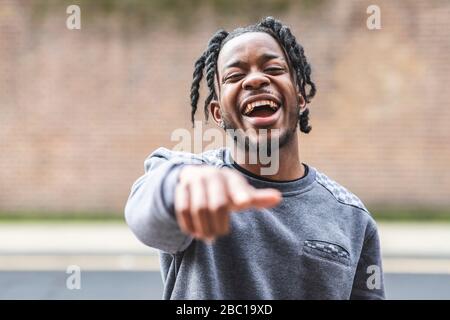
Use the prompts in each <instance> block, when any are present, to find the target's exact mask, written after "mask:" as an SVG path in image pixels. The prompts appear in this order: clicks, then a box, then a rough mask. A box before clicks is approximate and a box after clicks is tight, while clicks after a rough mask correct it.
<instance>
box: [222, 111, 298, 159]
mask: <svg viewBox="0 0 450 320" xmlns="http://www.w3.org/2000/svg"><path fill="white" fill-rule="evenodd" d="M299 111H300V107H299V106H297V108H295V110H294V111H293V112H290V113H289V114H288V117H289V119H295V121H290V123H289V125H288V127H287V128H286V129H285V130H283V128H282V129H279V130H280V131H281V134H280V136H279V137H277V139H278V149H281V148H283V147H285V146H287V145H289V143H290V142H291V141H292V139H293V137H294V135H295V134H296V131H297V127H298V125H299V120H300V117H299ZM222 121H223V124H224V125H223V129H224V130H225V131H226V132H227V133H230V132H232V133H233V136H232V137H233V139H234V141H235V143H236V144H237V146H238V147H239V148H241V149H244V150H245V151H246V152H249V151H256V152H257V153H258V154H260V149H262V150H266V152H267V155H268V156H271V154H272V152H273V151H278V150H272V145H273V143H272V139H273V138H271V135H270V137H269V135H267V134H265V135H259V134H257V135H256V139H252V137H251V136H250V135H248V134H245V132H244V131H243V130H242V129H239V128H238V127H237V125H236V124H235V123H234V122H233V121H231V119H228V117H227V115H226V114H222ZM291 122H293V123H291ZM268 131H269V132H270V129H268ZM243 132H244V133H243ZM255 140H256V141H255Z"/></svg>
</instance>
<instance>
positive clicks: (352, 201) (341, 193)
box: [316, 170, 369, 212]
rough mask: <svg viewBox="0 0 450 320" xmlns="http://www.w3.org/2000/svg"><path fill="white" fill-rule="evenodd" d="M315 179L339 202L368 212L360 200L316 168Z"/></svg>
mask: <svg viewBox="0 0 450 320" xmlns="http://www.w3.org/2000/svg"><path fill="white" fill-rule="evenodd" d="M316 181H317V183H319V184H321V185H322V186H323V187H324V188H325V189H327V190H328V191H329V192H330V193H331V194H332V195H333V196H334V197H335V198H336V200H338V201H339V202H341V203H344V204H348V205H351V206H354V207H358V208H360V209H362V210H364V211H366V212H369V211H368V210H367V209H366V207H365V206H364V204H363V203H362V201H361V200H360V199H359V198H358V197H357V196H355V195H354V194H353V193H351V192H350V191H348V190H347V189H346V188H344V187H343V186H341V185H340V184H339V183H337V182H336V181H334V180H331V179H330V178H328V177H327V176H326V175H324V174H323V173H320V172H318V171H317V170H316Z"/></svg>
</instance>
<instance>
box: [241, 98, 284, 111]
mask: <svg viewBox="0 0 450 320" xmlns="http://www.w3.org/2000/svg"><path fill="white" fill-rule="evenodd" d="M264 105H268V106H269V107H270V108H272V109H273V110H277V109H278V104H276V103H275V102H273V101H272V100H258V101H253V102H250V103H248V104H247V106H246V107H245V110H244V114H249V113H250V112H252V111H253V109H254V108H256V107H259V106H264Z"/></svg>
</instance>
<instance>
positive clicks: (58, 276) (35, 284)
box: [0, 271, 450, 299]
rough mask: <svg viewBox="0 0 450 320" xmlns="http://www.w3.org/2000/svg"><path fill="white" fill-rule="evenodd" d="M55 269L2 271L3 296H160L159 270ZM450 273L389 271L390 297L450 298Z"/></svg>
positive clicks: (387, 289)
mask: <svg viewBox="0 0 450 320" xmlns="http://www.w3.org/2000/svg"><path fill="white" fill-rule="evenodd" d="M66 279H67V274H65V273H64V272H56V271H40V272H30V271H22V272H15V271H13V272H6V271H3V272H0V288H1V290H0V299H160V298H161V296H162V290H163V286H162V282H161V277H160V274H159V272H155V271H153V272H145V271H140V272H139V271H109V272H108V271H106V272H104V271H88V272H83V273H82V277H81V289H80V290H69V289H67V288H66ZM449 286H450V275H448V274H431V275H430V274H386V293H387V298H388V299H450V290H449Z"/></svg>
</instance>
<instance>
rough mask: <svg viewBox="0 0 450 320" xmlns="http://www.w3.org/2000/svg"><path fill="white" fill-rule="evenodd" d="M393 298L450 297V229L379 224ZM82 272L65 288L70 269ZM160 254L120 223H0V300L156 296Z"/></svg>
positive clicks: (388, 288) (159, 286)
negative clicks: (74, 286)
mask: <svg viewBox="0 0 450 320" xmlns="http://www.w3.org/2000/svg"><path fill="white" fill-rule="evenodd" d="M379 230H380V237H381V246H382V253H383V266H384V271H385V273H386V280H385V281H386V291H387V296H388V298H390V299H450V224H449V223H447V224H423V223H421V224H411V223H408V224H392V223H389V224H379ZM69 265H77V266H80V268H81V269H82V288H81V290H68V289H67V288H66V279H67V276H68V274H66V273H65V270H66V268H67V266H69ZM161 295H162V282H161V277H160V274H159V263H158V257H157V252H156V251H155V250H153V249H151V248H148V247H146V246H144V245H142V244H141V243H140V242H139V241H137V240H136V239H135V238H134V236H133V235H132V234H131V232H130V231H129V230H128V228H127V227H126V225H125V224H119V223H103V224H100V223H89V224H82V223H75V224H73V223H71V224H56V223H48V224H42V223H39V224H26V223H19V224H12V223H6V224H2V225H0V299H160V298H161Z"/></svg>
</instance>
